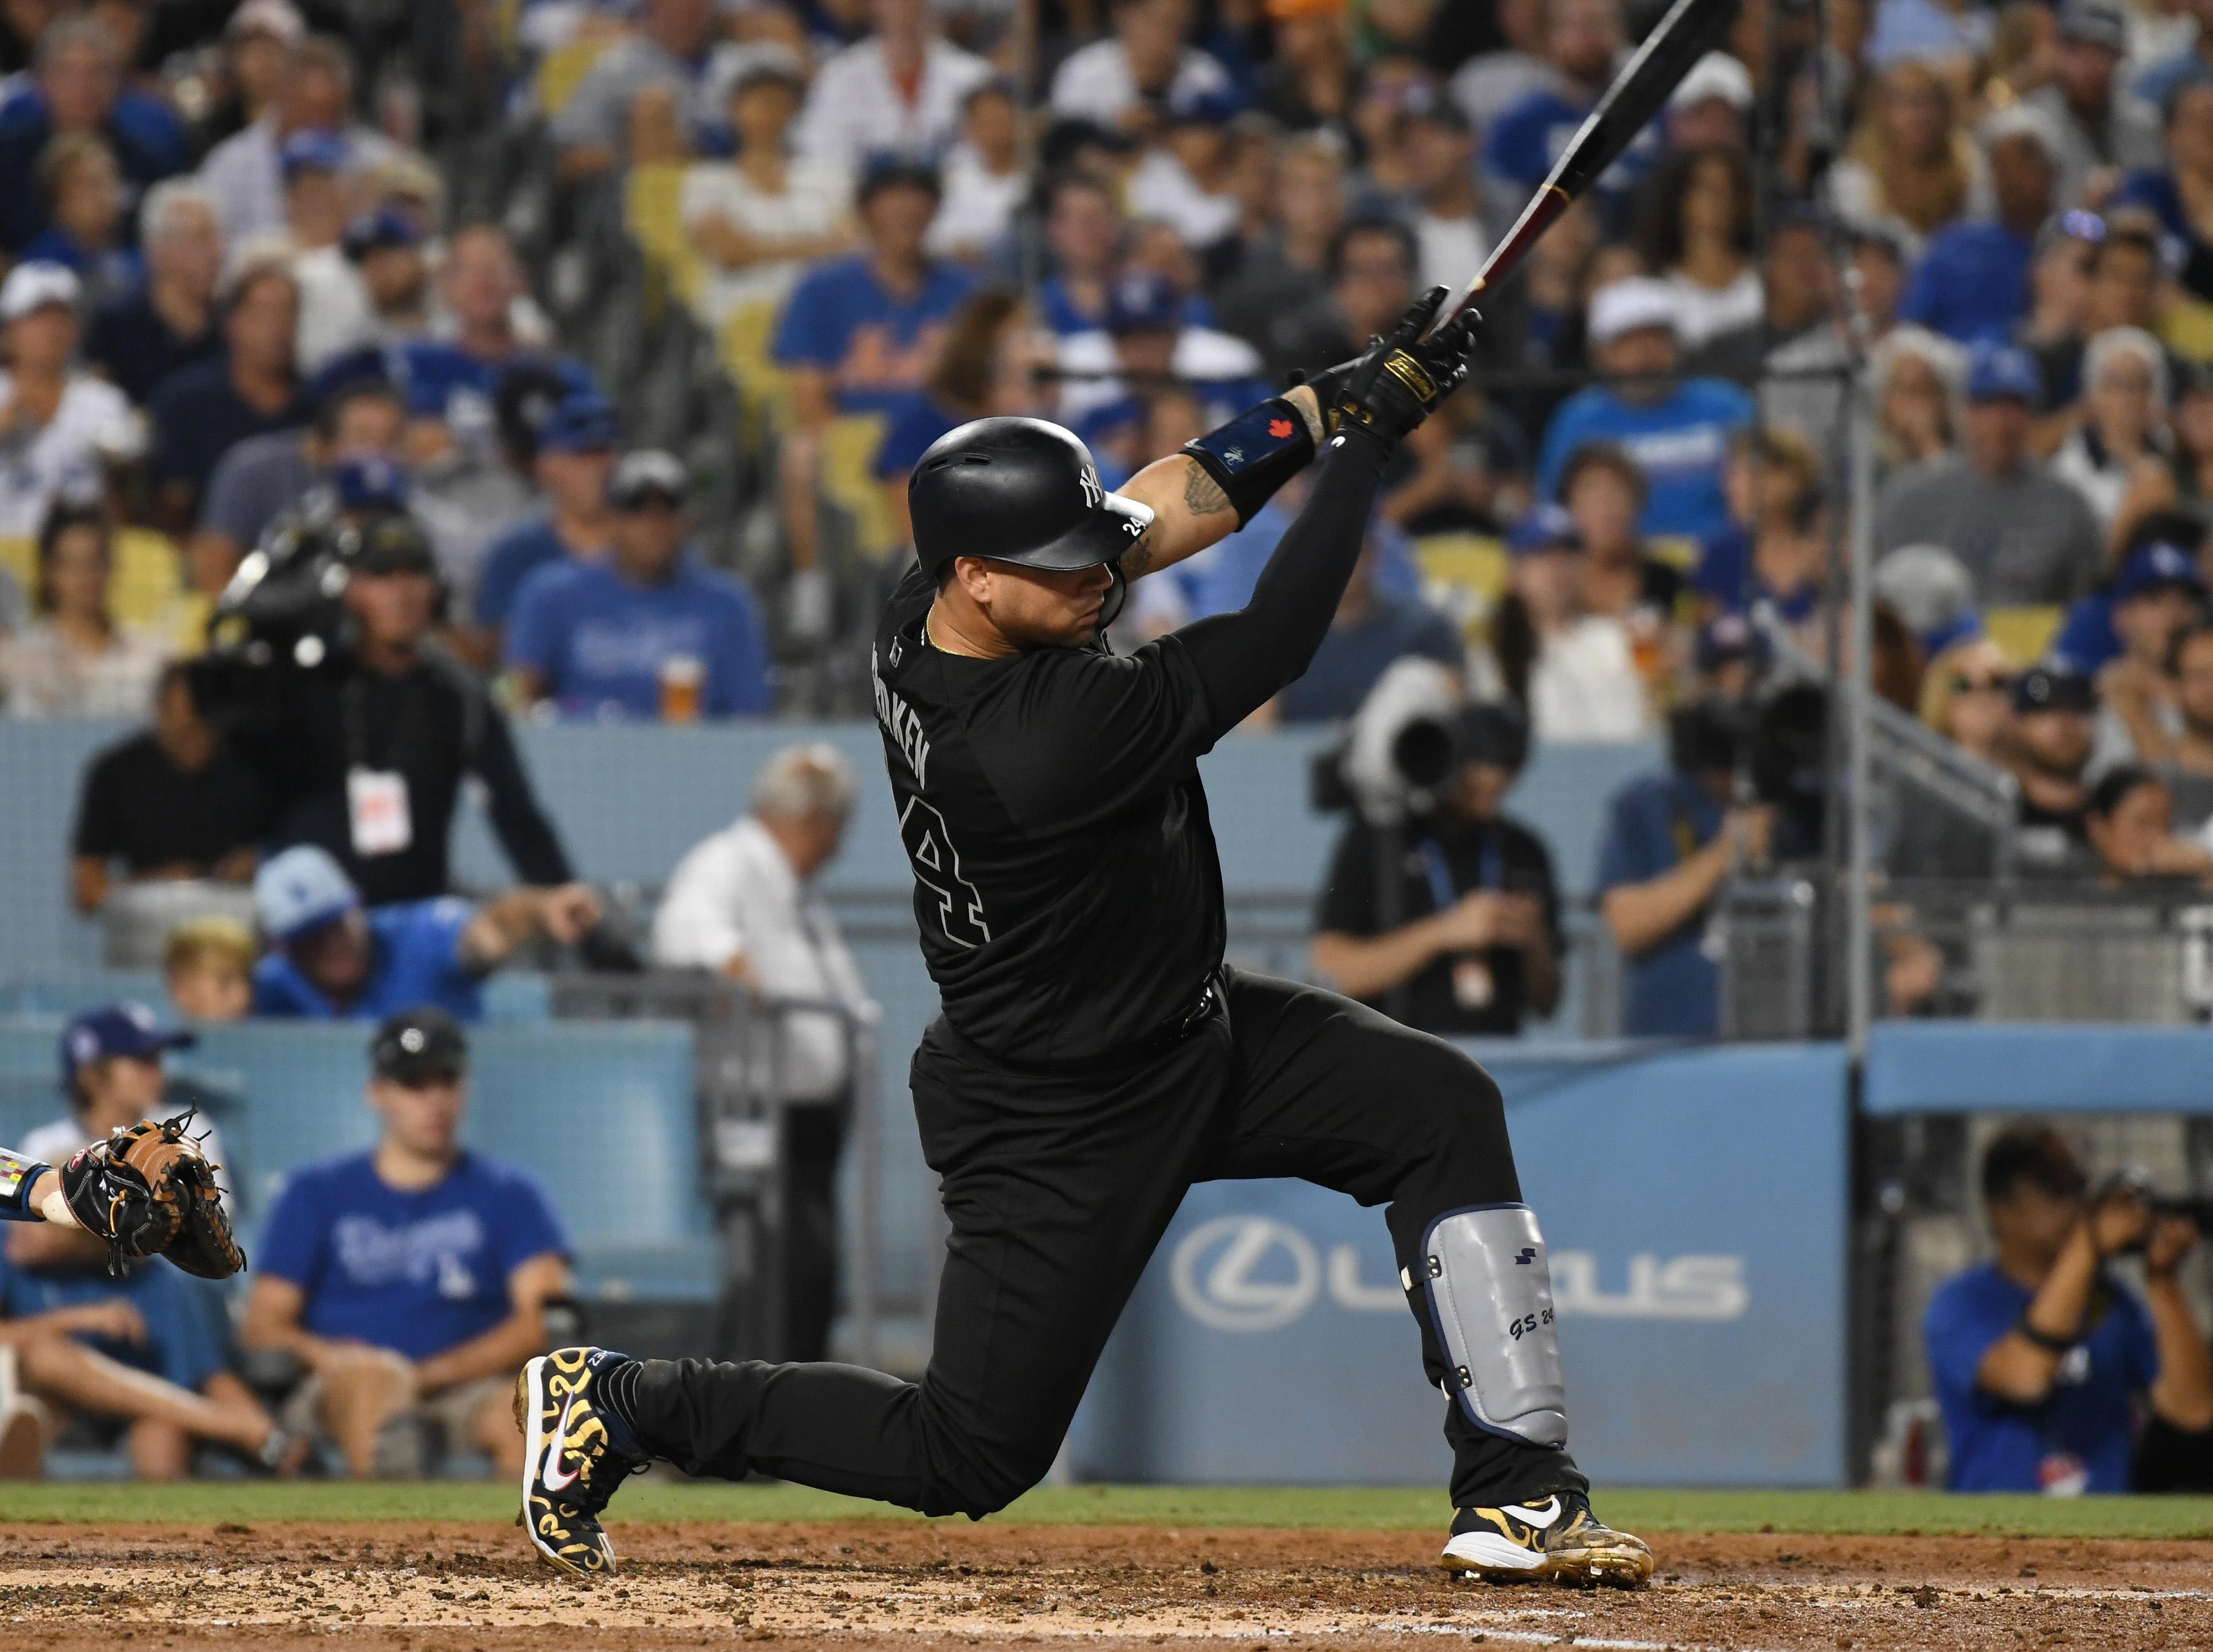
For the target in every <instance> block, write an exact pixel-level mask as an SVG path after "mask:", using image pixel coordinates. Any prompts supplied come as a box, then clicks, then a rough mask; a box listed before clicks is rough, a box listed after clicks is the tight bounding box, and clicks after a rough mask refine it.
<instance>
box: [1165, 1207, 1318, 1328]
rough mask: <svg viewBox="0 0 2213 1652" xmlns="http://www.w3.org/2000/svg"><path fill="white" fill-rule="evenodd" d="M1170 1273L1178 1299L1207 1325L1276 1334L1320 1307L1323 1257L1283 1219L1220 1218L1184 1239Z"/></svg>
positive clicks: (1178, 1248) (1202, 1323)
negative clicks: (1317, 1300)
mask: <svg viewBox="0 0 2213 1652" xmlns="http://www.w3.org/2000/svg"><path fill="white" fill-rule="evenodd" d="M1169 1275H1170V1277H1171V1278H1172V1279H1173V1280H1174V1283H1175V1294H1176V1301H1179V1302H1180V1303H1182V1304H1183V1308H1184V1311H1185V1312H1186V1314H1190V1315H1191V1317H1192V1319H1194V1320H1198V1322H1199V1323H1200V1324H1201V1325H1204V1326H1210V1328H1212V1329H1214V1330H1216V1331H1274V1330H1277V1329H1278V1328H1279V1327H1281V1326H1287V1325H1289V1324H1290V1322H1291V1321H1292V1320H1295V1319H1297V1318H1298V1317H1299V1315H1300V1314H1303V1313H1305V1312H1306V1311H1307V1309H1308V1308H1310V1307H1312V1306H1313V1305H1314V1297H1315V1295H1316V1294H1317V1293H1319V1292H1320V1289H1321V1259H1320V1257H1319V1256H1317V1255H1315V1254H1314V1245H1313V1243H1312V1242H1311V1241H1308V1238H1307V1236H1306V1235H1305V1234H1302V1233H1301V1232H1300V1231H1299V1230H1298V1229H1297V1228H1293V1227H1290V1226H1289V1225H1288V1224H1286V1223H1284V1222H1276V1221H1272V1220H1271V1219H1270V1218H1268V1217H1266V1216H1216V1218H1215V1219H1214V1220H1213V1221H1211V1222H1206V1223H1204V1224H1203V1225H1201V1226H1199V1227H1198V1228H1193V1229H1192V1231H1191V1232H1190V1233H1188V1234H1186V1235H1185V1236H1184V1239H1183V1241H1182V1243H1180V1244H1179V1245H1178V1246H1177V1247H1175V1256H1174V1260H1173V1262H1172V1263H1171V1264H1170V1267H1169ZM1286 1275H1288V1276H1289V1277H1285V1276H1286Z"/></svg>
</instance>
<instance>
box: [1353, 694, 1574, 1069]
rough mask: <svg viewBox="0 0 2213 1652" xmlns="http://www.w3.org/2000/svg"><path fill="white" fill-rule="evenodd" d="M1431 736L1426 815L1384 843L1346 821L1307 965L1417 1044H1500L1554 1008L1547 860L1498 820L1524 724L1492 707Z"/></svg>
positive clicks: (1555, 922) (1523, 830)
mask: <svg viewBox="0 0 2213 1652" xmlns="http://www.w3.org/2000/svg"><path fill="white" fill-rule="evenodd" d="M1445 727H1446V728H1447V729H1448V733H1449V736H1450V740H1451V746H1452V759H1451V772H1450V773H1449V775H1448V777H1447V778H1446V779H1445V781H1444V783H1442V785H1441V786H1439V787H1438V788H1436V802H1435V804H1434V805H1433V807H1432V808H1430V810H1429V811H1428V812H1427V813H1426V814H1421V815H1417V816H1416V817H1415V818H1413V819H1411V820H1407V821H1405V823H1404V824H1403V825H1402V826H1400V827H1399V829H1398V831H1397V833H1396V834H1395V835H1387V834H1386V832H1384V831H1383V830H1381V829H1379V828H1378V827H1376V826H1374V825H1371V824H1370V823H1369V821H1368V820H1366V819H1364V818H1363V817H1361V816H1359V815H1355V817H1354V818H1353V820H1352V822H1351V824H1350V826H1347V827H1346V828H1345V830H1344V836H1343V837H1341V838H1338V844H1337V851H1336V853H1335V855H1334V856H1332V859H1331V862H1330V870H1329V881H1328V882H1327V883H1326V885H1325V886H1324V887H1323V889H1322V893H1321V899H1320V903H1319V905H1318V907H1317V910H1316V912H1315V915H1314V929H1315V931H1316V933H1315V935H1314V967H1315V968H1316V969H1317V970H1319V971H1320V972H1321V974H1322V975H1323V976H1324V977H1325V978H1326V979H1327V980H1328V982H1329V983H1330V984H1332V985H1334V986H1335V987H1336V988H1337V989H1338V991H1341V992H1344V994H1346V995H1347V996H1348V997H1354V998H1358V999H1360V1000H1361V1001H1362V1002H1363V1003H1370V1004H1374V1005H1375V1006H1376V1007H1378V1008H1380V1009H1384V1010H1385V1011H1386V1012H1387V1013H1388V1014H1391V1015H1395V1016H1396V1017H1397V1018H1398V1019H1399V1020H1400V1021H1404V1022H1405V1024H1406V1025H1408V1026H1409V1027H1418V1028H1420V1029H1421V1030H1422V1031H1423V1032H1425V1033H1491V1034H1504V1035H1511V1034H1514V1033H1519V1032H1520V1031H1521V1022H1522V1019H1523V1017H1524V1016H1525V1015H1529V1014H1535V1015H1550V1014H1552V1009H1553V1008H1554V1007H1555V1006H1556V1005H1557V1004H1558V1003H1559V998H1560V951H1561V941H1560V929H1559V893H1558V887H1557V886H1556V885H1555V883H1554V881H1553V877H1552V856H1551V855H1550V854H1549V853H1547V852H1546V850H1545V845H1544V843H1543V842H1542V841H1541V840H1540V839H1539V838H1538V837H1537V836H1536V835H1535V834H1534V833H1533V832H1530V831H1529V830H1528V829H1527V827H1525V826H1521V825H1520V824H1519V823H1518V822H1516V821H1515V820H1510V819H1509V818H1507V817H1506V816H1505V815H1504V814H1502V813H1501V810H1500V806H1501V804H1502V803H1503V802H1504V800H1505V797H1506V794H1507V793H1508V792H1509V791H1511V790H1512V789H1513V788H1514V783H1515V781H1516V780H1518V779H1520V778H1521V769H1522V765H1524V764H1525V763H1526V762H1527V760H1528V756H1529V725H1528V722H1527V719H1526V718H1525V717H1524V716H1522V714H1521V710H1519V708H1517V707H1515V706H1514V705H1512V704H1479V705H1469V706H1465V707H1462V708H1460V709H1459V710H1458V711H1457V712H1455V713H1454V715H1453V716H1451V717H1450V718H1449V719H1448V721H1447V722H1446V724H1445ZM1393 881H1395V884H1396V887H1395V889H1393V887H1391V885H1392V883H1393ZM1399 915H1404V917H1405V922H1403V923H1401V922H1397V921H1395V920H1396V918H1397V917H1399Z"/></svg>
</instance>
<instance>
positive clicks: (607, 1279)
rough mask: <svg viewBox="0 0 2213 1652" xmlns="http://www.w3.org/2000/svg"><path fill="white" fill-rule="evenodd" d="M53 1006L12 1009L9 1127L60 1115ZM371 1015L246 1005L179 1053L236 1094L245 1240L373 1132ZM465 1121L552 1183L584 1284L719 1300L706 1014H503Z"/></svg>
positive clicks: (1, 1126) (471, 1135) (0, 1058)
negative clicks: (700, 1058)
mask: <svg viewBox="0 0 2213 1652" xmlns="http://www.w3.org/2000/svg"><path fill="white" fill-rule="evenodd" d="M61 1026H62V1018H61V1016H60V1015H56V1014H51V1013H16V1014H0V1141H12V1140H15V1139H20V1137H21V1135H22V1134H23V1133H24V1132H25V1131H28V1130H30V1129H31V1128H33V1127H34V1126H35V1125H40V1124H43V1123H45V1122H46V1120H48V1119H52V1118H53V1117H54V1116H55V1113H56V1112H57V1110H58V1106H59V1099H58V1096H57V1095H56V1094H55V1089H54V1077H53V1065H52V1064H53V1050H54V1039H56V1037H57V1036H58V1034H59V1032H60V1030H61ZM367 1041H368V1029H367V1028H366V1027H363V1026H362V1025H360V1024H357V1023H353V1022H340V1023H332V1022H304V1021H291V1022H286V1021H240V1022H234V1023H232V1024H230V1025H228V1026H223V1027H210V1028H209V1029H207V1032H206V1034H205V1037H204V1039H203V1041H202V1042H201V1044H200V1045H199V1047H198V1048H197V1049H195V1050H192V1051H190V1052H186V1053H185V1054H183V1055H181V1056H180V1057H179V1058H177V1061H176V1068H177V1070H179V1071H180V1073H183V1074H186V1075H187V1076H192V1077H194V1078H198V1079H199V1080H201V1081H203V1082H205V1083H207V1084H209V1085H210V1086H211V1087H214V1088H216V1089H218V1090H220V1091H226V1092H229V1094H231V1095H235V1096H236V1097H237V1098H238V1100H237V1101H236V1103H235V1105H234V1106H226V1107H224V1108H223V1110H222V1124H223V1131H224V1134H225V1136H226V1137H227V1138H228V1139H229V1142H230V1148H229V1151H230V1152H231V1154H232V1155H233V1156H234V1158H235V1160H236V1161H237V1162H238V1164H239V1165H240V1166H241V1167H242V1168H243V1169H244V1171H245V1173H244V1174H243V1175H241V1178H240V1180H239V1183H238V1186H239V1192H240V1204H241V1210H240V1216H241V1238H242V1239H243V1240H244V1241H245V1243H246V1246H247V1252H248V1254H251V1253H252V1251H253V1246H254V1243H255V1241H256V1240H257V1239H258V1237H259V1233H258V1226H259V1218H260V1217H261V1216H262V1215H264V1214H265V1212H266V1211H267V1210H268V1209H269V1207H270V1204H271V1200H272V1198H274V1196H275V1195H276V1193H277V1192H278V1190H279V1189H280V1188H281V1187H282V1186H283V1181H284V1179H285V1177H286V1176H287V1175H289V1174H290V1173H291V1172H292V1171H293V1170H294V1169H296V1168H297V1167H299V1166H300V1165H302V1164H303V1163H307V1162H310V1161H314V1160H317V1159H323V1158H329V1157H333V1156H335V1155H339V1154H344V1153H352V1152H359V1151H361V1150H363V1149H366V1148H368V1147H369V1145H371V1144H372V1143H374V1142H375V1138H376V1127H375V1118H374V1116H373V1115H372V1114H371V1113H370V1112H369V1106H368V1104H367V1101H366V1100H365V1099H364V1098H363V1078H364V1074H365V1070H366V1060H365V1057H366V1045H367ZM474 1052H475V1081H474V1086H473V1090H472V1102H471V1108H470V1117H469V1119H468V1122H467V1124H466V1126H465V1134H466V1138H467V1139H468V1141H469V1142H470V1143H471V1144H472V1146H474V1147H475V1148H477V1149H479V1151H482V1152H485V1153H488V1154H491V1155H496V1156H497V1157H501V1158H505V1159H510V1160H513V1161H517V1162H519V1163H521V1164H522V1165H525V1166H527V1167H528V1168H529V1169H531V1170H532V1171H533V1172H534V1173H537V1175H538V1176H539V1177H540V1179H541V1180H543V1181H544V1182H545V1184H546V1189H547V1192H548V1193H549V1194H550V1195H551V1197H552V1200H553V1204H554V1208H555V1209H556V1210H558V1211H559V1212H560V1214H561V1217H562V1220H563V1221H564V1222H565V1223H566V1224H567V1226H568V1228H569V1232H570V1236H571V1239H572V1241H573V1242H574V1243H575V1245H576V1251H577V1262H578V1270H579V1273H580V1275H581V1276H582V1284H583V1288H584V1290H585V1294H586V1295H610V1296H619V1297H622V1298H625V1299H628V1300H632V1301H706V1300H708V1299H710V1298H711V1297H712V1295H713V1294H714V1272H715V1261H716V1251H715V1241H714V1238H713V1231H712V1223H711V1221H710V1216H709V1214H708V1210H707V1207H706V1204H705V1201H704V1199H703V1198H702V1197H701V1193H700V1177H699V1172H698V1126H697V1123H696V1117H695V1109H694V1106H693V1067H692V1033H691V1029H690V1028H689V1027H685V1026H682V1025H680V1024H679V1023H675V1022H659V1021H597V1022H585V1021H564V1022H558V1023H557V1022H551V1021H547V1022H541V1023H538V1024H534V1025H532V1024H504V1025H503V1024H496V1023H495V1024H489V1025H486V1026H485V1027H482V1028H480V1029H479V1031H478V1032H477V1033H476V1034H475V1037H474Z"/></svg>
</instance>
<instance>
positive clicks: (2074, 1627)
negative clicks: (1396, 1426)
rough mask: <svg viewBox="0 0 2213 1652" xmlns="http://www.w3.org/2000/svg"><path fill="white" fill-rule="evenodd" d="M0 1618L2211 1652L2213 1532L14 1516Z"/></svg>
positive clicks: (37, 1622) (814, 1636) (690, 1642)
mask: <svg viewBox="0 0 2213 1652" xmlns="http://www.w3.org/2000/svg"><path fill="white" fill-rule="evenodd" d="M7 1531H8V1537H9V1541H8V1543H7V1545H6V1550H7V1552H6V1556H5V1558H4V1559H0V1621H5V1622H7V1623H8V1624H9V1625H10V1626H11V1628H12V1630H13V1632H14V1633H15V1635H16V1636H17V1637H19V1638H21V1639H23V1640H26V1641H27V1642H28V1643H33V1644H35V1645H38V1646H40V1647H41V1648H55V1649H64V1652H76V1649H83V1652H91V1649H94V1648H97V1649H100V1652H116V1649H117V1647H118V1644H119V1643H124V1644H126V1645H128V1646H129V1647H130V1648H131V1652H143V1649H148V1648H154V1647H177V1648H193V1647H203V1646H216V1645H222V1646H240V1647H251V1648H274V1647H285V1646H293V1645H305V1644H314V1645H316V1646H325V1645H329V1644H331V1643H340V1644H344V1645H346V1646H360V1647H378V1648H393V1649H407V1652H428V1649H446V1648H454V1649H483V1652H494V1649H499V1652H505V1649H510V1648H520V1647H531V1648H543V1647H576V1648H583V1647H619V1648H630V1647H641V1648H643V1647H664V1646H666V1647H677V1646H699V1645H706V1644H709V1643H721V1642H727V1641H729V1640H732V1639H747V1640H755V1641H766V1640H784V1641H793V1642H803V1641H834V1642H837V1643H841V1644H855V1645H863V1646H872V1645H883V1646H918V1645H926V1644H943V1645H956V1646H993V1645H1005V1644H1011V1643H1063V1642H1073V1641H1081V1642H1083V1643H1095V1644H1102V1645H1116V1646H1123V1645H1126V1646H1161V1645H1166V1646H1171V1647H1173V1646H1175V1645H1179V1644H1190V1643H1205V1644H1207V1645H1210V1646H1216V1645H1218V1646H1223V1647H1230V1646H1236V1647H1247V1646H1249V1647H1256V1648H1258V1647H1265V1648H1274V1647H1278V1646H1282V1647H1292V1646H1313V1647H1356V1646H1368V1645H1376V1644H1385V1643H1392V1644H1398V1645H1401V1646H1405V1647H1409V1648H1411V1647H1414V1646H1417V1645H1421V1644H1424V1643H1428V1642H1430V1641H1431V1640H1434V1639H1436V1637H1449V1638H1452V1639H1455V1640H1459V1641H1462V1642H1466V1643H1470V1644H1483V1645H1495V1646H1499V1647H1524V1646H1574V1647H1577V1648H1592V1649H1596V1648H1617V1649H1625V1652H1631V1649H1633V1652H1647V1649H1651V1652H1657V1649H1661V1648H1680V1649H1683V1652H1692V1649H1702V1648H1730V1649H1769V1652H1786V1649H1789V1652H1797V1649H1814V1648H1819V1649H1824V1652H1826V1649H1837V1648H1846V1649H1850V1648H1859V1649H1891V1648H1932V1649H1943V1652H1975V1649H1992V1648H2004V1649H2015V1648H2024V1647H2035V1648H2042V1647H2048V1646H2055V1645H2064V1646H2066V1647H2068V1648H2070V1649H2073V1648H2114V1649H2121V1648H2126V1649H2131V1652H2134V1649H2147V1648H2155V1647H2174V1648H2178V1649H2179V1648H2202V1647H2206V1646H2209V1645H2213V1542H2205V1541H2168V1542H2159V1543H2149V1542H2136V1541H2120V1540H2110V1539H2099V1540H2058V1539H2004V1538H1966V1537H1949V1538H1922V1537H1884V1538H1874V1537H1852V1538H1833V1537H1832V1538H1823V1537H1804V1536H1791V1535H1789V1534H1778V1535H1766V1534H1762V1535H1729V1536H1687V1535H1683V1534H1680V1533H1678V1534H1670V1535H1667V1536H1666V1537H1664V1538H1663V1539H1661V1541H1660V1542H1659V1543H1658V1544H1657V1545H1655V1546H1656V1547H1657V1549H1658V1551H1659V1553H1660V1572H1659V1576H1658V1577H1657V1578H1656V1579H1655V1582H1654V1584H1653V1585H1652V1587H1651V1588H1648V1589H1645V1590H1643V1591H1640V1592H1637V1593H1635V1594H1625V1593H1621V1592H1619V1591H1613V1590H1594V1591H1588V1592H1584V1591H1572V1590H1567V1589H1563V1588H1556V1587H1549V1586H1525V1587H1521V1588H1491V1587H1486V1586H1483V1585H1479V1584H1472V1583H1466V1582H1458V1583H1456V1582H1452V1581H1451V1580H1449V1579H1448V1578H1447V1577H1446V1576H1444V1575H1443V1574H1442V1573H1441V1572H1440V1571H1438V1570H1436V1566H1435V1564H1434V1553H1433V1551H1434V1549H1435V1546H1436V1545H1435V1543H1434V1541H1433V1540H1432V1539H1429V1538H1427V1537H1425V1536H1423V1535H1420V1534H1417V1533H1405V1532H1374V1531H1360V1532H1325V1531H1313V1530H1295V1531H1294V1530H1271V1529H1254V1528H1249V1527H1245V1528H1229V1529H1224V1528H1206V1529H1198V1528H1194V1529H1191V1530H1179V1529H1175V1528H1161V1527H1130V1526H1116V1527H1070V1526H1049V1527H1035V1526H1032V1527H1024V1526H1015V1525H1008V1526H999V1525H992V1524H985V1525H980V1526H969V1525H967V1524H966V1523H954V1522H940V1523H936V1524H932V1525H921V1524H918V1523H916V1522H912V1521H898V1522H894V1521H851V1520H848V1521H834V1522H825V1523H820V1524H745V1523H734V1522H704V1521H702V1522H686V1523H683V1524H673V1523H672V1524H661V1523H637V1524H625V1525H620V1526H618V1527H616V1528H615V1534H616V1540H617V1543H618V1545H619V1549H620V1551H621V1555H622V1561H623V1570H622V1572H621V1574H620V1575H619V1576H616V1577H613V1578H609V1579H604V1580H601V1581H600V1582H596V1583H591V1584H583V1583H578V1582H572V1581H570V1580H568V1579H566V1578H564V1577H563V1576H558V1575H557V1574H555V1573H554V1572H552V1571H551V1570H548V1569H546V1568H545V1567H544V1566H542V1565H540V1564H537V1563H535V1562H534V1561H533V1559H532V1558H531V1557H530V1556H529V1555H528V1554H527V1552H526V1551H525V1550H524V1547H523V1545H522V1542H521V1536H520V1534H519V1533H516V1532H515V1530H514V1529H513V1527H506V1526H501V1525H496V1524H491V1523H469V1524H437V1525H430V1526H423V1525H417V1524H412V1523H402V1522H397V1521H383V1522H375V1523H371V1522H327V1523H314V1524H307V1523H299V1524H279V1523H269V1524H259V1525H247V1524H242V1523H236V1522H226V1523H224V1524H222V1525H218V1526H216V1527H204V1526H202V1527H182V1526H116V1525H109V1526H99V1527H86V1526H64V1525H59V1524H43V1523H42V1524H36V1525H14V1526H10V1527H8V1528H7Z"/></svg>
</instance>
